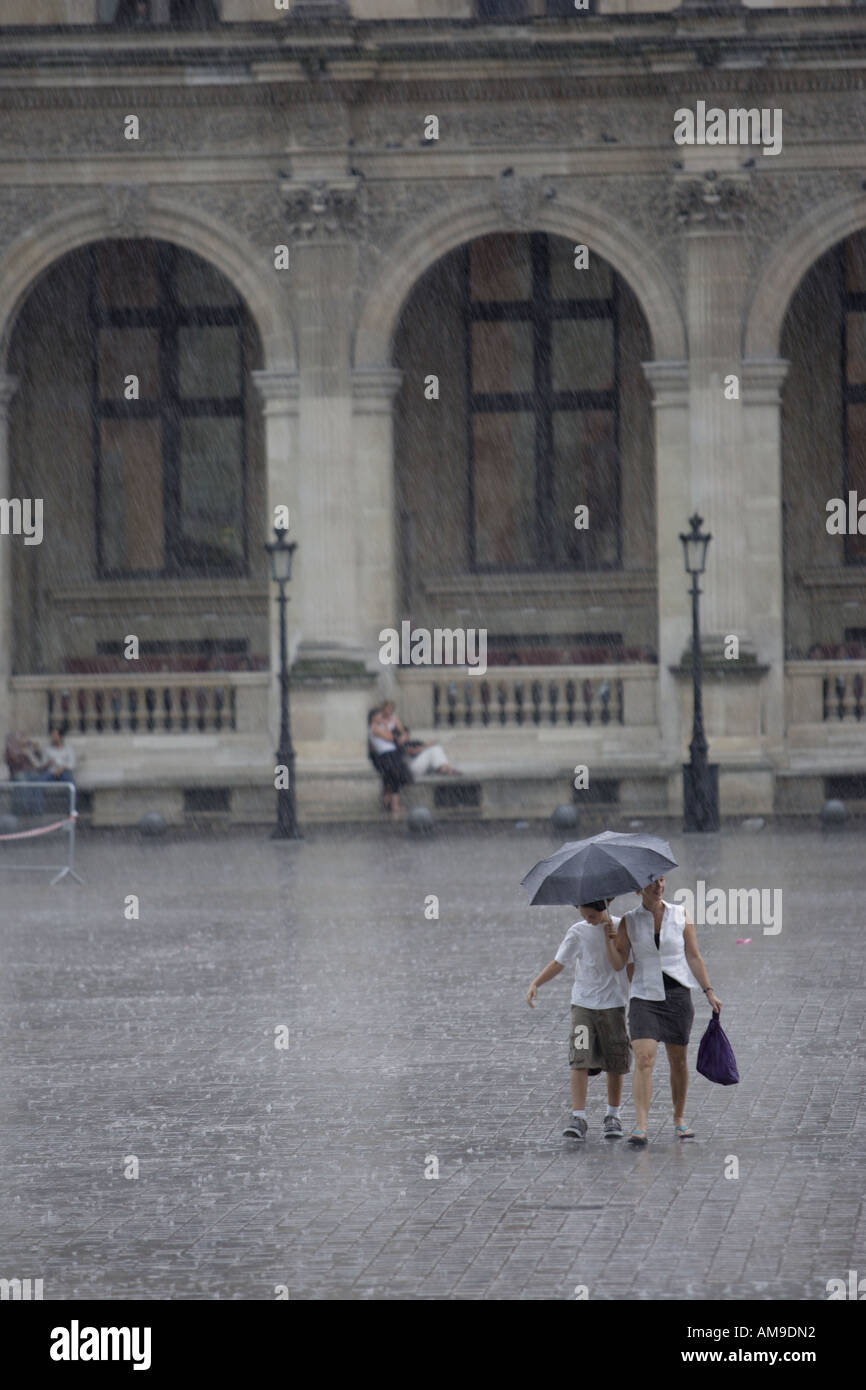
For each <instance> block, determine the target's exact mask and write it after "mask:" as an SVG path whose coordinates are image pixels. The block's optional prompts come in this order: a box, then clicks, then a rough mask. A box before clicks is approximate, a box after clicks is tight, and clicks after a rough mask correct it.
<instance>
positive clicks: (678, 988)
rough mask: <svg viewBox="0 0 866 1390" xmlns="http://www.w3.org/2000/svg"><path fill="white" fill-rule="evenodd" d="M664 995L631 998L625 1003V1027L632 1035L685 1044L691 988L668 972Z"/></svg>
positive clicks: (692, 1009)
mask: <svg viewBox="0 0 866 1390" xmlns="http://www.w3.org/2000/svg"><path fill="white" fill-rule="evenodd" d="M664 982H665V997H664V999H663V1000H662V999H632V1000H631V1001H630V1003H629V1006H628V1031H629V1036H630V1037H631V1039H632V1041H634V1039H635V1038H653V1039H655V1041H656V1042H660V1043H675V1044H676V1045H677V1046H679V1047H685V1046H686V1045H687V1044H688V1041H689V1037H690V1035H691V1031H692V1024H693V1023H694V1020H695V1006H694V1004H693V1003H692V992H691V990H690V989H689V988H688V986H687V985H681V984H678V983H677V982H676V981H674V980H671V978H670V976H669V975H666V976H665V977H664Z"/></svg>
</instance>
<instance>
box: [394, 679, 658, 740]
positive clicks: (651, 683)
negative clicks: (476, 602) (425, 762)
mask: <svg viewBox="0 0 866 1390" xmlns="http://www.w3.org/2000/svg"><path fill="white" fill-rule="evenodd" d="M657 681H658V673H657V669H656V667H655V666H651V665H625V664H610V665H597V666H501V667H490V668H489V669H488V670H487V671H486V672H485V674H484V675H470V674H469V673H468V672H466V671H453V672H449V671H446V670H443V669H442V668H441V667H440V668H425V669H424V670H420V671H419V670H412V671H409V670H405V669H403V670H401V672H400V712H401V716H402V718H403V720H404V722H405V723H406V724H407V725H408V726H409V727H419V728H420V727H423V728H432V729H442V730H446V729H453V728H466V729H473V730H475V731H483V730H485V729H490V730H494V729H501V728H511V729H514V728H526V729H533V728H548V729H551V728H562V729H567V728H568V727H569V726H581V727H584V728H586V727H599V728H602V727H604V726H605V725H616V724H622V725H630V726H649V727H652V728H655V727H656V725H657V709H656V689H657Z"/></svg>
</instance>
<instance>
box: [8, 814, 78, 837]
mask: <svg viewBox="0 0 866 1390" xmlns="http://www.w3.org/2000/svg"><path fill="white" fill-rule="evenodd" d="M77 819H78V812H77V811H73V812H72V815H71V816H67V817H66V819H65V820H56V821H52V823H51V825H39V826H37V827H36V829H35V830H16V831H15V833H14V834H13V835H0V840H26V839H28V838H29V836H31V835H47V834H48V832H49V830H59V829H60V827H61V825H71V824H72V822H73V821H74V820H77Z"/></svg>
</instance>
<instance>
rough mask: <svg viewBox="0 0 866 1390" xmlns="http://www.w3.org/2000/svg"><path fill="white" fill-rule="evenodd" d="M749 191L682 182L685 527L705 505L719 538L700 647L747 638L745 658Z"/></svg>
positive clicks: (722, 181) (737, 180) (707, 181)
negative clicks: (744, 348) (742, 394)
mask: <svg viewBox="0 0 866 1390" xmlns="http://www.w3.org/2000/svg"><path fill="white" fill-rule="evenodd" d="M746 188H747V179H745V178H741V177H739V176H737V175H725V176H724V177H723V178H716V176H715V175H703V176H700V175H690V176H684V177H683V178H682V179H681V180H678V182H677V185H676V192H677V200H678V207H679V213H680V219H681V221H682V222H683V223H684V225H685V228H686V238H685V242H686V277H687V285H686V312H687V320H688V335H689V381H690V393H689V407H690V417H691V496H690V499H689V506H688V509H686V508H685V507H683V509H682V517H681V526H682V529H683V530H685V529H687V528H686V526H685V522H686V519H687V517H688V515H690V513H691V512H692V511H693V510H697V511H698V512H699V513H700V515H701V516H702V517H703V518H704V529H705V530H708V531H709V532H710V533H711V534H712V537H713V539H712V541H711V543H710V547H709V550H708V552H707V573H706V576H705V578H704V580H703V581H702V583H701V588H702V590H703V594H702V598H701V634H702V645H703V646H705V647H706V648H707V650H708V652H709V653H711V654H712V655H713V656H716V655H719V656H720V655H721V651H722V639H723V638H724V637H726V636H728V635H735V636H737V637H738V638H739V642H740V651H741V653H742V654H745V653H746V651H748V650H750V649H753V638H752V630H751V623H750V615H751V603H750V593H749V568H748V567H749V557H748V554H747V551H746V538H745V530H744V526H743V518H744V510H745V506H746V495H747V492H748V488H747V487H746V475H745V471H744V462H743V451H742V415H741V410H740V405H739V386H738V385H735V384H734V383H733V382H731V383H729V385H728V387H727V391H728V396H729V397H730V398H727V397H726V394H725V391H726V386H725V380H726V378H729V377H736V378H737V381H738V382H739V376H740V353H741V333H742V313H743V300H744V295H745V286H746V278H747V262H746V248H745V239H744V237H743V234H742V222H743V220H744V215H743V212H742V207H743V205H744V200H745V194H746ZM735 392H736V394H734V393H735ZM684 501H685V499H684ZM744 649H745V651H744Z"/></svg>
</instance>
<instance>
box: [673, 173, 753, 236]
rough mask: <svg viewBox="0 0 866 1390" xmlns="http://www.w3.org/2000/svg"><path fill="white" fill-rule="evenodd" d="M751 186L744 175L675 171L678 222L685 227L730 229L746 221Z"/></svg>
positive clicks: (675, 198)
mask: <svg viewBox="0 0 866 1390" xmlns="http://www.w3.org/2000/svg"><path fill="white" fill-rule="evenodd" d="M749 198H750V189H749V178H748V175H747V174H717V173H716V171H715V169H709V170H707V172H706V173H704V174H678V175H676V176H675V177H674V205H675V208H676V216H677V221H678V222H680V223H682V224H684V225H685V226H686V227H688V228H706V229H707V230H709V231H712V230H730V229H731V228H734V227H739V226H742V224H743V223H744V222H745V220H746V210H747V207H748V204H749Z"/></svg>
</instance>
